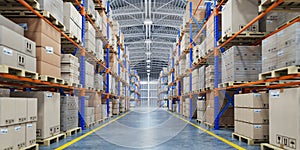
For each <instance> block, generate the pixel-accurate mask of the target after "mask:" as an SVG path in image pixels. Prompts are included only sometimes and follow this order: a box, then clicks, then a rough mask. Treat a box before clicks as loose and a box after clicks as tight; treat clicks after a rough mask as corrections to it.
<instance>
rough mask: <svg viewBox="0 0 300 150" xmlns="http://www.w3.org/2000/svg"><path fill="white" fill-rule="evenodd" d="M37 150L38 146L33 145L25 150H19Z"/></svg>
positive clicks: (23, 149) (24, 149)
mask: <svg viewBox="0 0 300 150" xmlns="http://www.w3.org/2000/svg"><path fill="white" fill-rule="evenodd" d="M38 149H39V144H33V145H30V146H27V147H25V148H21V149H20V150H38Z"/></svg>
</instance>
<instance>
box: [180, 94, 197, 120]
mask: <svg viewBox="0 0 300 150" xmlns="http://www.w3.org/2000/svg"><path fill="white" fill-rule="evenodd" d="M191 102H192V104H191ZM196 108H197V99H195V98H192V101H191V100H190V98H185V101H184V102H183V115H184V116H185V117H188V118H193V117H196V115H197V111H196Z"/></svg>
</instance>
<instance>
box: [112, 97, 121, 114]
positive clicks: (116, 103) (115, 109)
mask: <svg viewBox="0 0 300 150" xmlns="http://www.w3.org/2000/svg"><path fill="white" fill-rule="evenodd" d="M119 113H120V100H119V99H112V114H113V115H118V114H119Z"/></svg>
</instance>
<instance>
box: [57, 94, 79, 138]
mask: <svg viewBox="0 0 300 150" xmlns="http://www.w3.org/2000/svg"><path fill="white" fill-rule="evenodd" d="M76 127H78V97H76V96H62V97H61V98H60V130H61V131H62V132H65V131H68V130H70V129H74V128H76Z"/></svg>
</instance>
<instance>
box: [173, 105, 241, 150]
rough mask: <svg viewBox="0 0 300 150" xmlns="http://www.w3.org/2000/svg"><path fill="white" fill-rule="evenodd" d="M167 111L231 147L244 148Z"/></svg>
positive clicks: (239, 149)
mask: <svg viewBox="0 0 300 150" xmlns="http://www.w3.org/2000/svg"><path fill="white" fill-rule="evenodd" d="M167 112H168V113H170V114H171V115H173V116H174V117H176V118H178V119H180V120H182V121H184V122H186V123H188V124H190V125H192V126H194V127H195V128H198V129H199V130H201V131H203V132H205V133H207V134H208V135H210V136H213V137H215V138H217V139H218V140H220V141H222V142H224V143H226V144H228V145H230V146H232V147H234V148H236V149H238V150H246V149H245V148H242V147H240V146H239V145H236V144H234V143H232V142H230V141H228V140H226V139H224V138H222V137H220V136H218V135H216V134H214V133H212V132H210V131H208V130H206V129H204V128H202V127H200V126H198V125H196V124H194V123H192V122H190V121H188V120H186V119H183V118H181V117H178V116H177V115H175V114H173V113H171V112H169V111H167Z"/></svg>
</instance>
